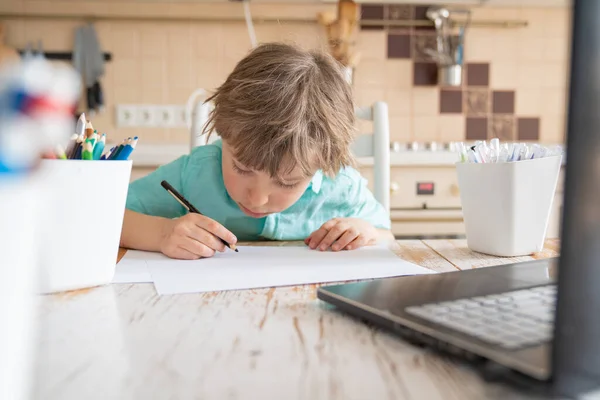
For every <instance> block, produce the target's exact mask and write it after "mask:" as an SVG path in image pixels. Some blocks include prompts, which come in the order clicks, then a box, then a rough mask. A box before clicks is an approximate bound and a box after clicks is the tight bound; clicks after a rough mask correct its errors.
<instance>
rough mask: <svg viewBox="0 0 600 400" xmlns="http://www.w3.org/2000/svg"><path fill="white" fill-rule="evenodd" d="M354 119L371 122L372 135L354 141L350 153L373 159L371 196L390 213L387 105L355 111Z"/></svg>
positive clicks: (375, 104)
mask: <svg viewBox="0 0 600 400" xmlns="http://www.w3.org/2000/svg"><path fill="white" fill-rule="evenodd" d="M355 113H356V117H357V118H359V119H364V120H367V121H373V134H363V133H362V132H361V134H360V135H358V137H357V138H356V139H355V141H354V143H353V144H352V152H353V153H354V155H355V156H356V157H373V176H374V179H375V182H374V183H373V195H374V196H375V199H377V201H378V202H379V203H381V205H382V206H383V207H384V208H385V210H386V211H387V212H388V214H389V212H390V121H389V117H388V105H387V103H384V102H382V101H377V102H375V103H373V105H372V106H370V107H363V108H358V109H356V110H355Z"/></svg>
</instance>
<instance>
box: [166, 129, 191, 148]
mask: <svg viewBox="0 0 600 400" xmlns="http://www.w3.org/2000/svg"><path fill="white" fill-rule="evenodd" d="M165 134H166V135H167V137H168V138H169V142H170V143H175V144H177V143H179V144H184V143H185V144H187V143H189V142H190V133H189V131H188V130H187V129H185V128H170V129H167V130H166V133H165Z"/></svg>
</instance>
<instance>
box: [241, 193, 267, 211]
mask: <svg viewBox="0 0 600 400" xmlns="http://www.w3.org/2000/svg"><path fill="white" fill-rule="evenodd" d="M268 201H269V195H268V193H266V192H262V191H260V190H258V189H256V188H253V189H250V190H248V202H247V204H246V206H247V207H248V208H250V209H251V211H260V208H261V207H262V206H264V205H265V204H267V203H268Z"/></svg>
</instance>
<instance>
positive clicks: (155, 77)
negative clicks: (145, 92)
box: [141, 59, 167, 88]
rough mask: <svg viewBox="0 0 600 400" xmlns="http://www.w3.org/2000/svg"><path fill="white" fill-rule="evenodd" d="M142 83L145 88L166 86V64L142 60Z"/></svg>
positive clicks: (160, 61)
mask: <svg viewBox="0 0 600 400" xmlns="http://www.w3.org/2000/svg"><path fill="white" fill-rule="evenodd" d="M141 71H142V76H141V79H142V82H143V85H144V86H145V87H153V88H160V87H163V86H165V85H166V83H167V79H166V78H167V75H166V72H167V71H166V62H165V60H162V59H143V60H142V68H141Z"/></svg>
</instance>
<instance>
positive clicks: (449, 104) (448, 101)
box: [440, 89, 464, 132]
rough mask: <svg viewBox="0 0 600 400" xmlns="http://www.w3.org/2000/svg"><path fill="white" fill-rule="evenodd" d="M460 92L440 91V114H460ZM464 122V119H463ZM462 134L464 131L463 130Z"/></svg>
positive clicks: (461, 109)
mask: <svg viewBox="0 0 600 400" xmlns="http://www.w3.org/2000/svg"><path fill="white" fill-rule="evenodd" d="M462 103H463V100H462V91H460V90H444V89H442V90H441V91H440V113H441V114H456V113H458V114H462V111H463V107H462ZM463 120H464V118H463ZM463 132H464V129H463Z"/></svg>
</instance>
